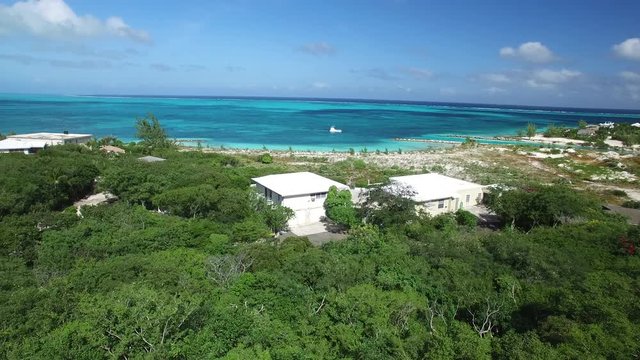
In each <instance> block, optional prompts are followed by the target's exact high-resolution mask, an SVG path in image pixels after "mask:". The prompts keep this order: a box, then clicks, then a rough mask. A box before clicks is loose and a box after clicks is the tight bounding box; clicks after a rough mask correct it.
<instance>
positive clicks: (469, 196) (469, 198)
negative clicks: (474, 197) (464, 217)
mask: <svg viewBox="0 0 640 360" xmlns="http://www.w3.org/2000/svg"><path fill="white" fill-rule="evenodd" d="M469 200H471V195H467V201H466V202H467V204H468V203H469Z"/></svg>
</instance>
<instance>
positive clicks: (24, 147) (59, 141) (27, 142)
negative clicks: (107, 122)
mask: <svg viewBox="0 0 640 360" xmlns="http://www.w3.org/2000/svg"><path fill="white" fill-rule="evenodd" d="M92 137H93V135H91V134H68V133H66V132H65V133H47V132H41V133H33V134H20V135H9V136H7V138H6V139H4V140H1V141H0V153H10V152H21V153H25V154H32V153H35V152H36V151H38V150H41V149H44V148H45V146H53V145H64V144H84V143H86V142H88V141H89V140H91V138H92Z"/></svg>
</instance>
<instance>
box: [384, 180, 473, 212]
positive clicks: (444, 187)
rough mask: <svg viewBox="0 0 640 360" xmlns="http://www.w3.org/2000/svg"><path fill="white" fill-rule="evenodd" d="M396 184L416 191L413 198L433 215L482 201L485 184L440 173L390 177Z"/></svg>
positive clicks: (393, 183)
mask: <svg viewBox="0 0 640 360" xmlns="http://www.w3.org/2000/svg"><path fill="white" fill-rule="evenodd" d="M390 180H391V185H390V187H391V189H393V188H394V186H400V187H407V188H409V189H410V190H412V191H413V192H414V195H413V196H412V199H413V200H414V201H415V202H417V203H418V204H419V206H420V207H421V208H422V209H423V210H426V211H427V212H428V213H429V214H431V215H438V214H442V213H445V212H450V211H456V210H458V209H462V208H464V207H469V206H473V205H477V204H479V203H480V202H481V201H482V197H483V192H484V188H485V187H484V186H482V185H480V184H475V183H472V182H468V181H464V180H460V179H456V178H452V177H449V176H444V175H440V174H435V173H430V174H420V175H408V176H396V177H392V178H390Z"/></svg>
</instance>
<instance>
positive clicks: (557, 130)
mask: <svg viewBox="0 0 640 360" xmlns="http://www.w3.org/2000/svg"><path fill="white" fill-rule="evenodd" d="M586 127H587V124H586V122H584V120H580V122H579V123H578V128H572V127H564V126H557V125H555V124H551V125H549V126H548V127H547V128H546V130H545V131H544V133H543V135H544V136H545V137H565V138H569V139H577V140H584V141H587V142H589V143H590V144H592V145H593V146H596V147H598V148H599V147H607V145H606V144H605V143H604V140H607V139H612V140H620V141H622V143H623V144H624V145H625V146H632V145H637V144H640V128H638V127H635V126H631V124H629V123H616V124H615V125H614V126H613V127H611V128H609V127H602V126H601V127H599V128H598V129H597V130H596V131H595V132H594V133H593V134H580V133H579V131H578V130H580V129H585V128H586ZM534 129H535V127H534ZM534 131H535V130H534ZM527 134H529V127H528V128H527ZM534 135H535V133H534Z"/></svg>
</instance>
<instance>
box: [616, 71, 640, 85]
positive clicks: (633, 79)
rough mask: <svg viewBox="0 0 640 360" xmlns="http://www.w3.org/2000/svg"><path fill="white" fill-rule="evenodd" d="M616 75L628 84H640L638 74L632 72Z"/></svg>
mask: <svg viewBox="0 0 640 360" xmlns="http://www.w3.org/2000/svg"><path fill="white" fill-rule="evenodd" d="M618 75H620V77H621V78H622V79H624V80H626V81H629V82H640V74H638V73H635V72H633V71H623V72H621V73H620V74H618Z"/></svg>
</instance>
